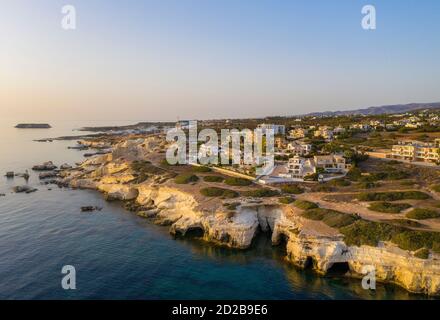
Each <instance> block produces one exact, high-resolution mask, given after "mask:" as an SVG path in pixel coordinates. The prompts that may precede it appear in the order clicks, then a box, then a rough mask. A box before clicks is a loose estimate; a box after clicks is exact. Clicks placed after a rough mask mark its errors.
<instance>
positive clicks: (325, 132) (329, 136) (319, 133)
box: [314, 126, 333, 141]
mask: <svg viewBox="0 0 440 320" xmlns="http://www.w3.org/2000/svg"><path fill="white" fill-rule="evenodd" d="M314 136H315V137H322V138H324V139H325V140H327V141H331V140H333V130H332V129H331V128H330V127H327V126H322V127H319V128H318V130H316V131H315V133H314Z"/></svg>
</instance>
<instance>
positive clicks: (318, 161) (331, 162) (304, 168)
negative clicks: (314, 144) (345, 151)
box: [279, 155, 351, 179]
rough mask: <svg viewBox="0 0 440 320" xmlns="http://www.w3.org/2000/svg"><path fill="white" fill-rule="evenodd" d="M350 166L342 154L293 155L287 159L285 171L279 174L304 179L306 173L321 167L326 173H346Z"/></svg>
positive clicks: (284, 176) (315, 171)
mask: <svg viewBox="0 0 440 320" xmlns="http://www.w3.org/2000/svg"><path fill="white" fill-rule="evenodd" d="M350 168H351V165H350V164H347V163H346V161H345V158H344V157H343V156H342V155H325V156H314V157H313V158H304V157H300V156H295V157H293V158H290V159H289V162H288V164H287V170H286V171H287V172H286V173H282V174H280V175H279V176H280V177H281V178H294V179H304V178H305V177H306V176H307V175H310V174H313V173H317V172H318V170H319V169H322V170H323V171H324V172H326V173H341V174H344V173H347V171H348V170H349V169H350Z"/></svg>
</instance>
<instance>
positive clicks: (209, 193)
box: [200, 187, 240, 198]
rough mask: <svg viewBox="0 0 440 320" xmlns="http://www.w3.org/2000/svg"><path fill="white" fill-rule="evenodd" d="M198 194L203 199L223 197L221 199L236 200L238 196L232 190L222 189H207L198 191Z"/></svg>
mask: <svg viewBox="0 0 440 320" xmlns="http://www.w3.org/2000/svg"><path fill="white" fill-rule="evenodd" d="M200 193H201V194H202V195H204V196H205V197H223V198H236V197H238V196H239V195H240V194H239V193H238V192H236V191H233V190H228V189H224V188H217V187H208V188H202V189H200Z"/></svg>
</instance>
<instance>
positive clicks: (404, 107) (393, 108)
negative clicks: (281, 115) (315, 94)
mask: <svg viewBox="0 0 440 320" xmlns="http://www.w3.org/2000/svg"><path fill="white" fill-rule="evenodd" d="M439 108H440V102H432V103H409V104H392V105H386V106H377V107H369V108H364V109H356V110H345V111H324V112H312V113H308V114H305V115H306V116H342V115H378V114H393V113H404V112H408V111H414V110H422V109H439Z"/></svg>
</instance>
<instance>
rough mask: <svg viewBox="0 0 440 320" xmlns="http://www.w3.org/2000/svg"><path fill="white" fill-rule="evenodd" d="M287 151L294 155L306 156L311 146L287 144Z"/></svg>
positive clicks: (298, 143)
mask: <svg viewBox="0 0 440 320" xmlns="http://www.w3.org/2000/svg"><path fill="white" fill-rule="evenodd" d="M287 151H288V152H289V153H293V154H294V155H298V156H306V155H308V154H309V153H310V152H311V151H312V145H311V144H307V143H301V142H297V141H294V142H290V143H288V144H287Z"/></svg>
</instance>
